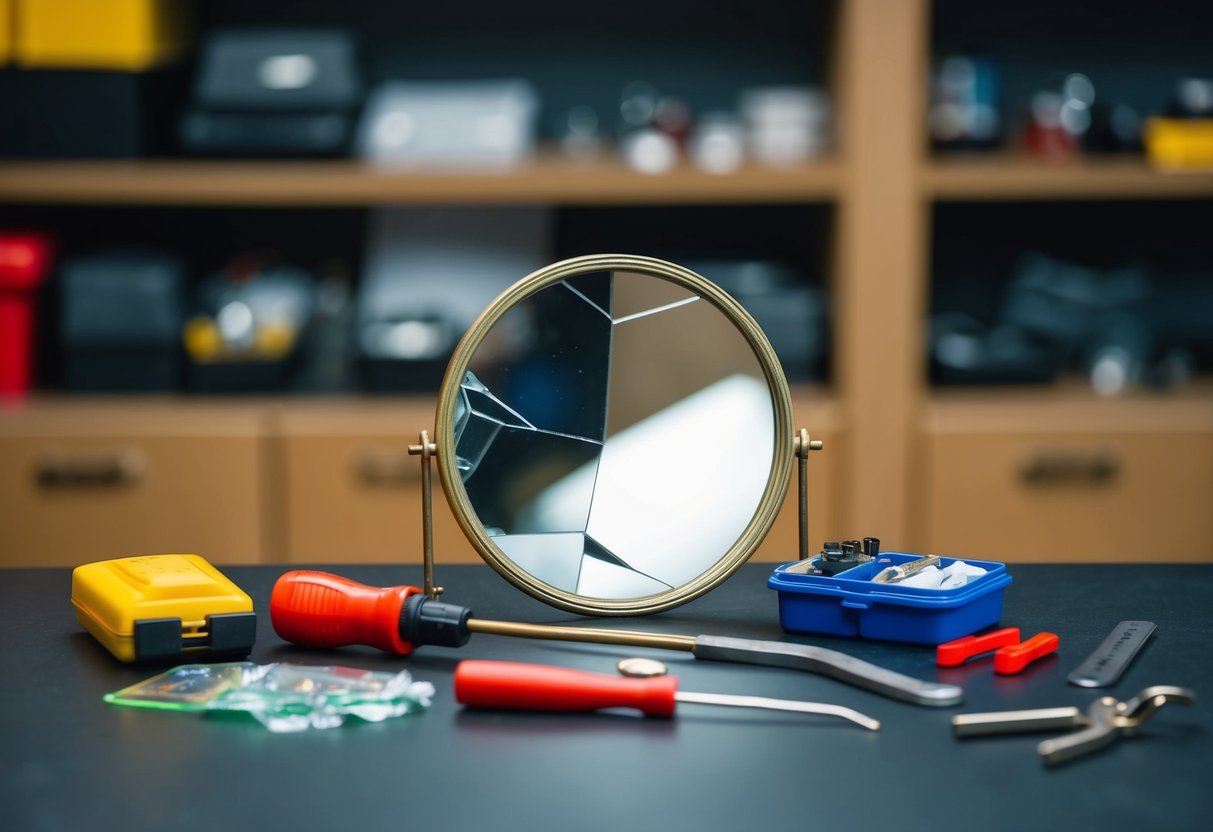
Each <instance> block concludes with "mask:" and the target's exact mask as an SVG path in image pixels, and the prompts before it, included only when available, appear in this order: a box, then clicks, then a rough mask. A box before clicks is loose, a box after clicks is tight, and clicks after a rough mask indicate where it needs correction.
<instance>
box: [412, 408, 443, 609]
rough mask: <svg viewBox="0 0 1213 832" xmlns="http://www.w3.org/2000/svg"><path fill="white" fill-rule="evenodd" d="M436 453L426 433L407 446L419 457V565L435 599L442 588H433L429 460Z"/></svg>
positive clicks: (427, 589) (428, 595) (432, 532)
mask: <svg viewBox="0 0 1213 832" xmlns="http://www.w3.org/2000/svg"><path fill="white" fill-rule="evenodd" d="M436 453H438V446H437V445H435V444H434V443H433V442H431V441H430V434H429V432H428V431H424V430H423V431H422V432H421V437H420V442H419V444H417V445H409V454H410V455H411V456H420V457H421V535H422V541H421V563H422V570H423V573H424V580H425V596H426V597H427V598H437V597H438V596H439V595H441V594H442V587H440V586H434V492H433V486H432V481H431V479H430V476H431V474H430V470H431V466H430V460H431V459H433V457H434V454H436Z"/></svg>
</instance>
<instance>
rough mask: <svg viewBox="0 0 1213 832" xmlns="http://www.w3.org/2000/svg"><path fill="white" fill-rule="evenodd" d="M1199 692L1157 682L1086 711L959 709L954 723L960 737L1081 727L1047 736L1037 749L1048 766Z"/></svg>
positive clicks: (1132, 728)
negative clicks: (964, 711)
mask: <svg viewBox="0 0 1213 832" xmlns="http://www.w3.org/2000/svg"><path fill="white" fill-rule="evenodd" d="M1195 701H1196V693H1195V692H1194V691H1191V690H1189V689H1188V688H1180V687H1175V686H1173V685H1154V686H1152V687H1148V688H1145V689H1144V690H1142V691H1140V692H1139V693H1138V694H1137V695H1136V696H1134V697H1133V698H1132V699H1130V700H1128V701H1126V702H1118V701H1117V700H1116V698H1115V697H1112V696H1105V697H1103V698H1102V699H1098V700H1096V701H1095V702H1092V703H1091V705H1090V707H1088V708H1087V710H1086V712H1085V713H1084V712H1082V711H1080V710H1079V709H1078V708H1032V709H1030V710H1025V711H995V712H992V713H983V714H957V715H956V716H954V717H952V728H953V730H954V731H955V734H956V736H957V737H974V736H985V735H989V734H1009V733H1019V732H1028V731H1051V730H1054V729H1059V728H1081V729H1082V730H1081V731H1078V732H1076V733H1073V734H1070V735H1068V736H1063V737H1055V738H1053V739H1048V740H1045V741H1044V742H1042V743H1040V744H1039V745H1038V746H1036V752H1037V753H1038V754H1039V755H1040V756H1041V757H1043V758H1044V761H1045V763H1046V764H1047V765H1055V764H1057V763H1063V762H1065V761H1066V760H1072V759H1074V758H1075V757H1080V756H1082V755H1083V754H1089V753H1091V752H1092V751H1097V750H1099V749H1101V748H1103V747H1105V746H1107V745H1109V744H1111V743H1112V741H1113V740H1115V739H1116V738H1117V737H1119V736H1120V735H1122V734H1126V735H1127V734H1133V733H1136V732H1137V730H1138V729H1139V728H1140V727H1141V726H1142V724H1143V723H1144V722H1145V721H1146V720H1147V719H1149V718H1150V717H1151V716H1152V715H1153V714H1154V712H1155V711H1157V710H1158V709H1159V708H1161V707H1162V706H1163V705H1165V704H1166V703H1168V702H1179V703H1181V704H1184V705H1190V704H1192V703H1193V702H1195Z"/></svg>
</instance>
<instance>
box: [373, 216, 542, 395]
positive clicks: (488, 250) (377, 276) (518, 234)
mask: <svg viewBox="0 0 1213 832" xmlns="http://www.w3.org/2000/svg"><path fill="white" fill-rule="evenodd" d="M551 226H552V219H551V215H550V212H549V211H548V210H547V209H544V208H530V207H508V208H487V207H444V208H382V209H377V210H376V211H375V212H374V213H373V214H372V216H371V231H370V235H369V236H370V239H369V242H368V252H367V256H366V265H365V275H364V277H363V280H362V281H361V287H360V290H359V294H358V298H357V302H356V313H355V335H354V340H355V352H356V355H357V359H358V365H359V376H360V380H361V386H362V387H363V388H364V389H366V390H368V391H372V392H408V391H418V390H434V389H437V386H438V383H439V382H440V381H441V379H442V373H443V371H444V369H445V367H446V363H447V359H448V358H449V357H450V355H451V352H452V351H453V350H454V348H455V344H456V342H457V341H458V340H459V338H460V337H461V336H462V335H463V333H464V331H465V330H466V329H467V328H468V326H470V325H471V323H472V321H473V320H475V318H476V316H477V315H479V314H480V312H481V310H482V309H484V308H485V307H486V306H487V305H488V304H489V302H490V301H492V299H493V298H494V297H496V296H497V295H498V294H499V293H500V292H502V291H503V290H505V289H506V288H507V287H508V286H510V285H511V284H512V283H514V282H515V281H516V280H518V278H519V277H520V276H522V275H526V274H529V273H531V272H532V271H534V270H535V269H537V268H539V267H540V266H542V265H544V264H545V263H547V262H549V261H550V260H551V251H552V243H551V237H552V227H551Z"/></svg>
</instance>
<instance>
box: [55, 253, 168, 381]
mask: <svg viewBox="0 0 1213 832" xmlns="http://www.w3.org/2000/svg"><path fill="white" fill-rule="evenodd" d="M59 284H60V285H59V301H60V321H59V326H60V336H61V338H62V343H63V360H64V380H65V384H66V386H67V388H68V389H69V390H74V391H97V392H100V391H162V390H175V389H177V388H179V387H180V383H181V374H180V366H181V362H180V349H179V347H178V344H179V341H178V339H179V337H180V332H181V325H182V322H183V320H184V314H183V310H184V294H185V269H184V266H183V264H182V263H181V262H180V261H179V260H178V259H176V258H175V257H172V256H169V255H167V254H164V253H161V252H157V251H150V250H113V251H106V252H101V253H97V254H91V255H87V256H82V257H77V258H74V259H72V260H69V261H68V262H65V263H64V264H63V266H62V268H61V269H60V270H59Z"/></svg>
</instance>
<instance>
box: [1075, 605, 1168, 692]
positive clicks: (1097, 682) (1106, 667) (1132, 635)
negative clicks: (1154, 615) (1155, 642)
mask: <svg viewBox="0 0 1213 832" xmlns="http://www.w3.org/2000/svg"><path fill="white" fill-rule="evenodd" d="M1156 629H1158V628H1157V627H1156V626H1155V624H1154V622H1153V621H1122V622H1120V623H1119V624H1117V625H1116V629H1114V630H1113V631H1112V632H1110V633H1108V637H1107V638H1105V639H1104V640H1103V643H1102V644H1100V645H1099V647H1097V648H1095V652H1094V653H1092V654H1091V655H1089V656H1087V658H1086V660H1085V661H1083V663H1082V664H1080V665H1079V666H1078V667H1077V668H1076V669H1075V670H1074V672H1073V673H1071V674H1070V675H1069V676H1067V677H1066V679H1067V681H1069V683H1070V684H1071V685H1078V686H1079V687H1082V688H1104V687H1107V686H1108V685H1110V684H1112V683H1113V682H1115V681H1116V680H1117V679H1119V678H1120V674H1122V673H1124V672H1125V668H1126V667H1128V666H1129V662H1131V661H1133V657H1134V656H1136V655H1137V653H1138V651H1140V650H1141V648H1142V647H1143V646H1145V643H1146V640H1147V639H1149V638H1150V635H1151V634H1152V633H1153V632H1154V631H1155V630H1156Z"/></svg>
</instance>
